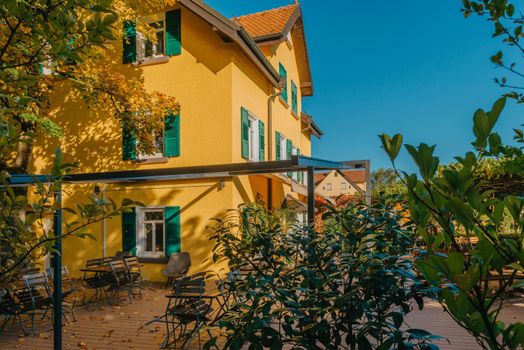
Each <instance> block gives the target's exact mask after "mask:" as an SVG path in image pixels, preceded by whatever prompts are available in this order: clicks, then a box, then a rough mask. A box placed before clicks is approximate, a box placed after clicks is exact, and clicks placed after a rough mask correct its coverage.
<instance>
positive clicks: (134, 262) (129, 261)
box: [124, 256, 140, 272]
mask: <svg viewBox="0 0 524 350" xmlns="http://www.w3.org/2000/svg"><path fill="white" fill-rule="evenodd" d="M124 264H125V266H126V268H127V269H128V270H129V271H137V272H140V264H139V263H138V258H137V257H136V256H129V257H125V258H124Z"/></svg>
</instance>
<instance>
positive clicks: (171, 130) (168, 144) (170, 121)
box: [164, 114, 180, 157]
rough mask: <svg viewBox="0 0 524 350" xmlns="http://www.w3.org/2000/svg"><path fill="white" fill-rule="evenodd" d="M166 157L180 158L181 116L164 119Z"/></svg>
mask: <svg viewBox="0 0 524 350" xmlns="http://www.w3.org/2000/svg"><path fill="white" fill-rule="evenodd" d="M164 156H166V157H180V114H176V115H175V114H169V115H166V117H165V118H164Z"/></svg>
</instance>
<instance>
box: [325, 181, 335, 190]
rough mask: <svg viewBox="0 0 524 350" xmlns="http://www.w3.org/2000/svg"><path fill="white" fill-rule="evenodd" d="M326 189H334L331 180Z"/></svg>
mask: <svg viewBox="0 0 524 350" xmlns="http://www.w3.org/2000/svg"><path fill="white" fill-rule="evenodd" d="M325 189H326V191H332V190H333V185H332V184H331V182H328V183H326V187H325Z"/></svg>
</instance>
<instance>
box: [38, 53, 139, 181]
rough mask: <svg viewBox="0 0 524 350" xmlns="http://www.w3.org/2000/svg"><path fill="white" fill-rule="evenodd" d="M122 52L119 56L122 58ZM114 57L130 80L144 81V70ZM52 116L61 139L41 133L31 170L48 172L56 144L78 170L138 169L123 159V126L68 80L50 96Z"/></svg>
mask: <svg viewBox="0 0 524 350" xmlns="http://www.w3.org/2000/svg"><path fill="white" fill-rule="evenodd" d="M120 56H121V55H118V57H120ZM118 63H119V62H117V61H116V59H115V60H112V61H111V62H110V63H108V64H110V65H112V66H114V67H118V66H121V67H122V71H121V73H123V72H124V70H123V69H124V68H125V76H126V78H128V79H137V80H138V81H140V82H141V83H144V77H143V74H142V73H143V72H142V70H141V69H137V68H135V69H133V68H129V67H127V66H122V65H121V64H118ZM51 106H52V107H51V108H50V110H49V118H50V119H52V120H53V121H55V122H57V124H58V125H59V126H60V128H61V129H62V131H63V136H62V137H60V138H56V137H51V136H49V135H39V137H38V139H37V142H36V144H35V147H34V149H33V164H34V168H33V169H32V170H33V171H35V172H37V173H38V172H39V173H44V172H48V171H49V170H50V168H51V166H52V163H53V160H54V153H55V150H56V147H60V148H61V150H62V154H63V156H64V161H66V162H77V163H78V172H94V171H109V170H116V169H123V168H126V169H132V168H137V167H138V166H139V164H136V163H132V162H124V161H123V160H122V126H121V123H120V122H119V121H118V120H117V119H116V118H115V117H113V116H112V115H109V114H108V113H107V112H106V111H105V110H104V108H90V107H89V106H88V105H87V104H86V102H85V101H84V100H83V98H82V96H81V94H80V93H78V92H77V91H76V90H73V89H71V85H70V83H68V82H63V83H61V84H59V85H57V86H56V88H55V91H54V93H53V95H52V97H51Z"/></svg>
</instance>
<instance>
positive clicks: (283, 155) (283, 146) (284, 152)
mask: <svg viewBox="0 0 524 350" xmlns="http://www.w3.org/2000/svg"><path fill="white" fill-rule="evenodd" d="M280 159H282V160H286V159H287V138H286V137H285V136H284V135H282V134H280Z"/></svg>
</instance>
